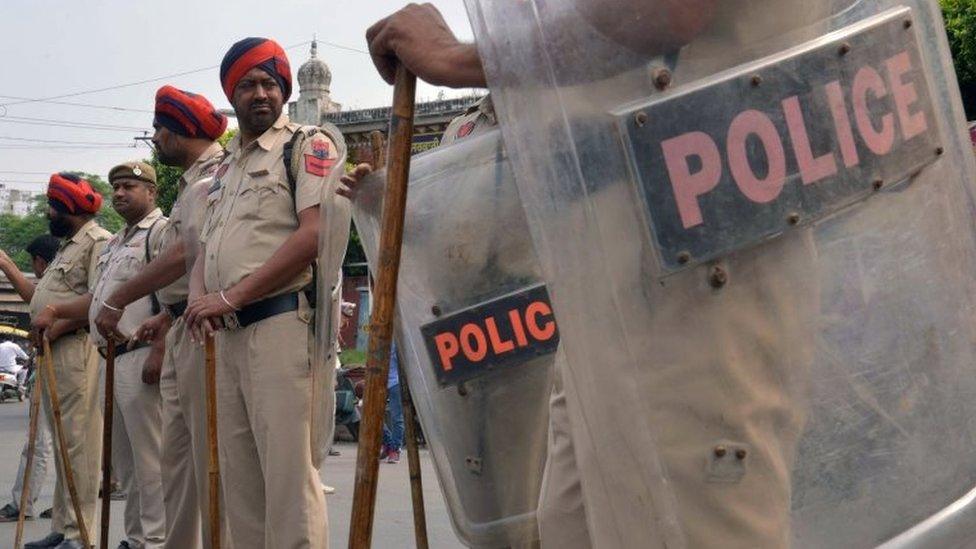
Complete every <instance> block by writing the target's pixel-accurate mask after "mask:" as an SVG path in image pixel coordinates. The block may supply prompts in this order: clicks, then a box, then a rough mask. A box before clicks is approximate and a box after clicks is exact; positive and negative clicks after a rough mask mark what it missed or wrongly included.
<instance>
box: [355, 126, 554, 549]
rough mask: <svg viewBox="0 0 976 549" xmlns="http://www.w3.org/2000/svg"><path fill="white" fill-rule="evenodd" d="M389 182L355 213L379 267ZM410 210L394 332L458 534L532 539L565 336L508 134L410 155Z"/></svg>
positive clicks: (477, 539)
mask: <svg viewBox="0 0 976 549" xmlns="http://www.w3.org/2000/svg"><path fill="white" fill-rule="evenodd" d="M385 180H386V174H385V172H379V173H376V174H373V175H372V176H370V177H369V178H368V179H367V180H365V181H364V182H363V184H362V188H361V190H360V192H359V196H358V198H357V199H356V202H355V204H354V212H353V218H354V220H355V222H356V228H357V229H358V230H359V235H360V237H361V239H362V242H363V247H364V248H365V250H366V256H367V258H368V260H369V262H370V265H371V266H372V267H373V269H375V268H376V258H377V254H378V246H379V229H380V227H379V223H380V213H381V209H382V196H383V186H384V183H385ZM406 208H407V209H406V218H405V223H404V235H403V252H402V257H401V263H400V274H399V282H398V287H397V304H396V307H397V308H396V324H395V337H396V341H397V348H398V349H399V352H400V358H401V362H400V368H401V371H405V372H406V374H407V375H408V376H409V380H410V381H409V383H410V391H411V395H412V396H413V401H414V405H415V407H416V410H417V413H418V415H419V418H420V423H421V426H422V427H423V431H424V435H425V437H426V439H427V441H428V443H429V445H430V449H431V454H432V456H433V458H434V464H435V467H436V470H437V475H438V480H439V481H440V486H441V489H442V491H443V493H444V499H445V500H446V501H447V504H448V508H449V510H450V515H451V520H452V523H453V526H454V529H455V531H456V533H457V534H458V536H459V537H460V538H461V540H462V541H463V542H464V543H465V544H467V545H469V546H473V547H507V546H517V545H518V544H521V543H524V542H530V541H531V540H533V539H535V538H536V537H537V536H538V534H537V533H536V532H537V528H536V523H535V517H534V513H535V510H536V504H537V500H538V497H539V490H540V486H541V482H542V471H543V466H544V464H545V458H546V425H547V418H548V416H547V402H548V398H549V391H550V371H551V367H552V362H553V356H554V355H553V353H554V352H555V350H556V346H557V344H558V337H559V336H558V333H557V331H556V327H555V319H554V318H553V315H552V310H551V308H550V306H549V300H548V296H547V293H546V288H545V286H544V285H543V284H542V283H541V279H540V277H539V272H538V262H537V259H536V256H535V252H534V250H533V249H532V244H531V240H530V237H529V235H528V227H527V226H526V223H525V218H524V214H523V212H522V208H521V206H520V205H519V202H518V195H517V192H516V189H515V182H514V180H513V178H512V173H511V170H510V168H509V163H508V160H507V157H506V155H505V152H504V148H503V146H502V141H501V135H500V132H499V131H498V130H494V131H491V132H489V133H487V134H485V135H483V136H479V137H472V138H469V139H465V140H463V141H459V142H457V143H455V144H452V145H450V146H442V147H440V148H438V149H435V150H433V151H431V152H428V153H424V154H422V155H419V156H417V157H414V159H413V160H412V162H411V167H410V183H409V190H408V193H407V207H406Z"/></svg>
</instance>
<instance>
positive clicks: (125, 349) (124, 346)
mask: <svg viewBox="0 0 976 549" xmlns="http://www.w3.org/2000/svg"><path fill="white" fill-rule="evenodd" d="M150 345H151V344H150V343H146V342H145V341H138V342H136V344H135V345H133V346H132V348H131V349H130V348H129V344H128V343H119V344H118V345H116V346H115V358H118V357H120V356H122V355H124V354H125V353H131V352H132V351H135V350H136V349H144V348H146V347H149V346H150ZM98 354H100V355H102V358H108V350H107V348H106V347H99V348H98Z"/></svg>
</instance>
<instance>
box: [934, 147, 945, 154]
mask: <svg viewBox="0 0 976 549" xmlns="http://www.w3.org/2000/svg"><path fill="white" fill-rule="evenodd" d="M944 152H945V149H943V148H942V147H936V149H935V154H937V155H938V156H942V153H944Z"/></svg>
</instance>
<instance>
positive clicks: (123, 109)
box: [0, 94, 155, 114]
mask: <svg viewBox="0 0 976 549" xmlns="http://www.w3.org/2000/svg"><path fill="white" fill-rule="evenodd" d="M0 97H5V98H7V99H16V100H20V101H23V102H33V101H36V102H43V103H49V104H51V105H66V106H69V107H85V108H89V109H103V110H109V111H120V112H139V113H149V114H152V113H153V112H155V111H153V110H151V109H135V108H132V107H116V106H114V105H93V104H91V103H76V102H74V101H54V100H51V101H42V100H40V99H33V98H30V97H20V96H17V95H6V94H0Z"/></svg>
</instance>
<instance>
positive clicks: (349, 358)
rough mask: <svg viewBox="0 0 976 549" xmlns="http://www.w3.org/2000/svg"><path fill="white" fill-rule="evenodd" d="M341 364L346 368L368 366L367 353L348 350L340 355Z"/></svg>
mask: <svg viewBox="0 0 976 549" xmlns="http://www.w3.org/2000/svg"><path fill="white" fill-rule="evenodd" d="M339 362H341V363H342V365H343V366H344V367H346V368H349V367H351V366H358V365H360V364H366V351H360V350H359V349H346V350H345V351H342V352H341V353H339Z"/></svg>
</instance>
